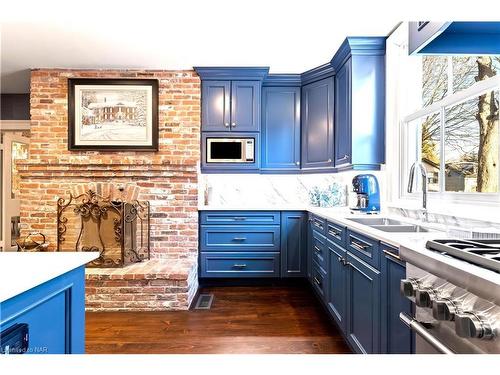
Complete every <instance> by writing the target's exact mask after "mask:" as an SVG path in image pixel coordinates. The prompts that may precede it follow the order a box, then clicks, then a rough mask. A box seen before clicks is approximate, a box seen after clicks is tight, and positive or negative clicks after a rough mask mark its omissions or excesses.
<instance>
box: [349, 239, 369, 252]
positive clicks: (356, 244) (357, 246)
mask: <svg viewBox="0 0 500 375" xmlns="http://www.w3.org/2000/svg"><path fill="white" fill-rule="evenodd" d="M351 245H352V246H353V247H354V248H355V249H358V250H361V251H365V250H366V249H367V248H369V247H370V245H364V244H362V243H359V242H357V241H353V240H351Z"/></svg>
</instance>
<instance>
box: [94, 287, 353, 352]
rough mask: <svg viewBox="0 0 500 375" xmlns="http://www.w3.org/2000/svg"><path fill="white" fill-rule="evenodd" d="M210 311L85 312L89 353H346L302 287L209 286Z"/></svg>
mask: <svg viewBox="0 0 500 375" xmlns="http://www.w3.org/2000/svg"><path fill="white" fill-rule="evenodd" d="M201 292H202V293H214V295H215V299H214V303H213V305H212V308H211V309H210V310H190V311H172V312H141V313H135V312H94V313H92V312H88V313H87V314H86V351H87V353H141V354H146V353H151V354H153V353H155V354H158V353H172V354H174V353H176V354H182V353H189V354H194V353H211V354H217V353H220V354H224V353H227V354H229V353H253V354H261V353H262V354H265V353H312V354H317V353H350V352H351V351H350V349H349V347H348V346H347V345H346V343H345V342H344V340H343V338H342V336H341V334H340V333H339V332H338V331H337V329H336V328H335V327H334V326H333V325H332V324H331V323H330V322H329V320H328V317H327V316H326V314H325V312H324V311H323V310H322V308H321V307H320V306H319V305H318V302H317V301H315V300H314V297H313V296H312V292H311V291H310V290H308V289H307V288H306V287H305V286H299V285H297V286H265V287H255V286H251V287H211V288H203V290H202V291H201Z"/></svg>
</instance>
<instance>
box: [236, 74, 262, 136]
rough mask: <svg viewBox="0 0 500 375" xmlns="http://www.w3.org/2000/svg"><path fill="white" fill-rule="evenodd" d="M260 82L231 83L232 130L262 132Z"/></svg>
mask: <svg viewBox="0 0 500 375" xmlns="http://www.w3.org/2000/svg"><path fill="white" fill-rule="evenodd" d="M261 85H262V84H261V82H260V81H231V130H232V131H238V132H259V131H260V96H261Z"/></svg>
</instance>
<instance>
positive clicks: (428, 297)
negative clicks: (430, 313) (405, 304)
mask: <svg viewBox="0 0 500 375" xmlns="http://www.w3.org/2000/svg"><path fill="white" fill-rule="evenodd" d="M435 299H436V291H435V290H434V289H432V288H418V289H417V291H416V292H415V303H416V305H417V306H420V307H432V302H433V301H434V300H435Z"/></svg>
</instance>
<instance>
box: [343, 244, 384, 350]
mask: <svg viewBox="0 0 500 375" xmlns="http://www.w3.org/2000/svg"><path fill="white" fill-rule="evenodd" d="M346 258H347V262H348V268H347V290H348V295H347V330H346V336H347V339H348V341H349V343H350V344H351V346H352V347H353V348H354V350H355V351H356V352H358V353H379V352H380V272H379V271H377V270H376V269H374V268H373V267H371V266H370V265H368V264H367V263H365V262H363V261H362V260H360V259H359V258H357V257H356V256H354V255H352V254H350V253H349V252H348V253H347V257H346Z"/></svg>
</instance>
